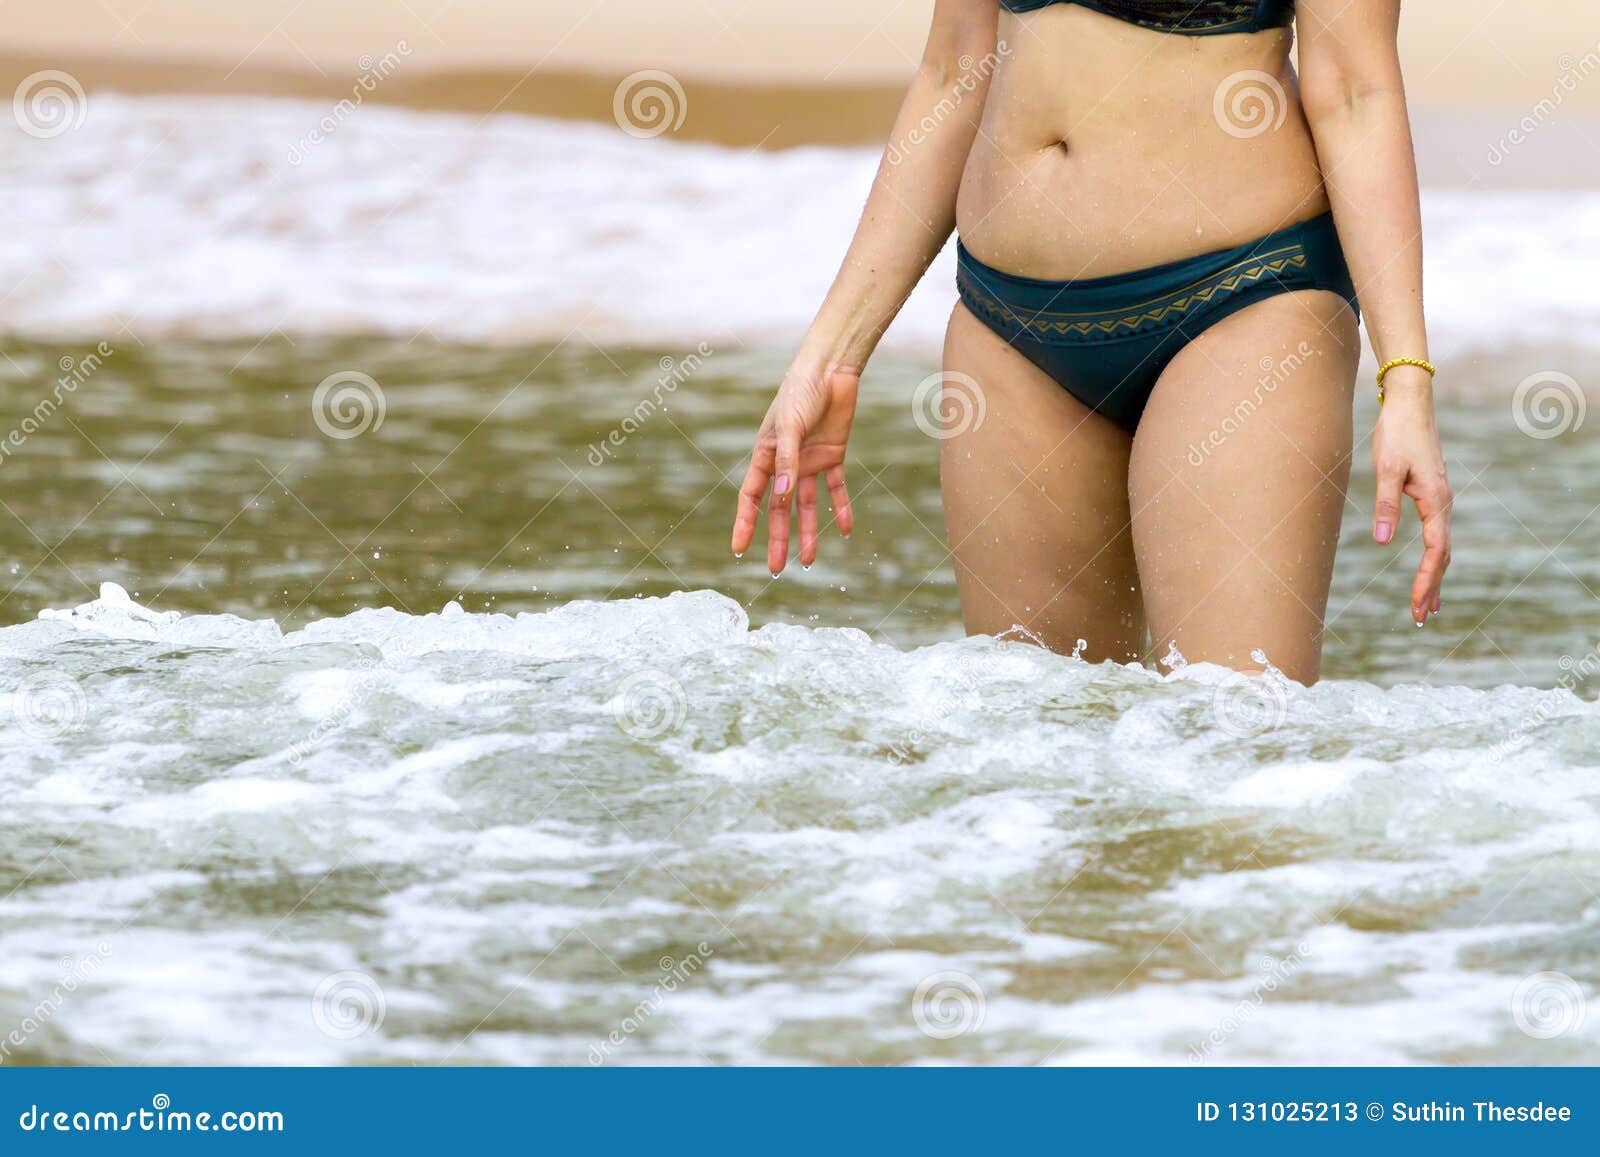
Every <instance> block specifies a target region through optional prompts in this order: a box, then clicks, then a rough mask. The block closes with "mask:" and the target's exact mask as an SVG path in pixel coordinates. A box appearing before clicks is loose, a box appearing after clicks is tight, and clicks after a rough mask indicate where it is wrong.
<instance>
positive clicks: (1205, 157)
mask: <svg viewBox="0 0 1600 1157" xmlns="http://www.w3.org/2000/svg"><path fill="white" fill-rule="evenodd" d="M1000 39H1001V43H1002V45H1003V47H1002V49H1001V57H1002V61H1003V63H1002V64H1001V65H1000V67H999V69H998V70H997V71H996V73H995V76H994V80H993V82H992V83H991V86H990V89H989V96H988V101H987V104H986V105H985V108H984V114H983V124H982V128H981V129H980V131H979V133H978V138H977V140H976V142H975V143H974V145H973V148H972V152H971V154H970V156H969V157H968V159H967V165H966V170H965V172H964V173H963V175H962V180H961V194H960V198H959V200H958V202H957V205H956V221H957V225H958V227H959V229H960V232H961V237H962V240H963V242H964V243H965V244H966V246H967V248H968V249H969V250H970V251H971V252H972V254H973V255H974V256H975V257H977V258H978V260H980V261H982V262H984V263H985V264H988V265H992V266H994V267H995V268H997V269H1002V270H1004V271H1006V272H1008V273H1016V274H1019V275H1022V276H1026V277H1039V278H1045V279H1048V280H1052V281H1071V280H1076V279H1080V278H1088V277H1103V276H1107V275H1111V274H1116V273H1125V272H1128V271H1130V270H1136V269H1145V268H1148V267H1150V266H1152V265H1160V264H1163V263H1165V262H1168V261H1176V260H1180V259H1182V258H1185V257H1192V256H1195V255H1196V254H1200V253H1208V252H1212V251H1214V250H1218V249H1227V248H1231V247H1233V246H1236V245H1244V244H1247V243H1248V242H1250V241H1253V240H1255V239H1257V238H1259V237H1262V236H1264V235H1265V234H1268V233H1271V232H1273V231H1274V230H1277V229H1281V228H1284V227H1286V226H1288V225H1291V224H1294V223H1295V222H1297V221H1303V220H1306V219H1308V218H1310V217H1315V216H1316V215H1318V214H1319V213H1322V212H1324V211H1326V209H1327V207H1328V200H1327V194H1326V192H1325V191H1324V189H1323V184H1322V175H1321V172H1320V170H1319V168H1318V165H1317V158H1316V151H1315V149H1314V148H1313V146H1312V141H1311V133H1310V130H1309V129H1308V128H1307V126H1306V121H1305V117H1304V115H1303V113H1302V112H1301V109H1300V101H1299V95H1298V86H1297V83H1296V80H1295V76H1294V70H1293V68H1292V67H1291V65H1290V63H1289V49H1290V45H1291V43H1292V38H1291V34H1290V32H1289V31H1288V30H1287V29H1283V30H1273V31H1268V32H1261V33H1256V34H1254V35H1234V36H1199V37H1190V36H1178V35H1173V34H1170V33H1163V32H1154V31H1151V30H1149V29H1145V28H1140V27H1138V26H1136V25H1132V24H1128V23H1125V22H1123V21H1119V20H1115V19H1113V18H1111V17H1108V16H1104V15H1101V14H1100V13H1097V12H1093V11H1091V10H1089V9H1086V8H1080V7H1078V6H1076V5H1066V4H1058V5H1052V6H1050V7H1047V8H1044V9H1040V10H1038V11H1034V12H1030V13H1026V14H1020V15H1011V14H1006V13H1002V14H1001V25H1000Z"/></svg>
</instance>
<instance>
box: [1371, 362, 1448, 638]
mask: <svg viewBox="0 0 1600 1157" xmlns="http://www.w3.org/2000/svg"><path fill="white" fill-rule="evenodd" d="M1402 369H1403V370H1404V372H1405V376H1404V377H1402V376H1401V370H1402ZM1385 393H1386V395H1387V397H1386V400H1385V401H1384V405H1383V408H1382V409H1381V410H1380V411H1379V412H1378V424H1377V426H1376V427H1375V428H1374V429H1373V431H1372V468H1373V471H1374V473H1375V474H1376V475H1377V479H1378V501H1377V505H1376V507H1375V509H1374V511H1373V519H1372V537H1373V538H1375V539H1377V540H1378V542H1379V543H1382V544H1383V545H1388V544H1389V543H1391V542H1393V541H1394V537H1395V532H1396V531H1397V530H1398V529H1399V527H1400V496H1401V495H1402V494H1403V495H1405V496H1406V497H1407V498H1409V499H1411V500H1412V501H1413V502H1414V503H1416V505H1417V516H1418V517H1419V518H1421V519H1422V544H1423V551H1422V563H1421V565H1419V566H1418V567H1417V577H1416V578H1415V579H1414V580H1412V583H1411V619H1412V621H1413V622H1414V623H1416V624H1417V625H1418V626H1419V627H1420V626H1421V625H1422V624H1423V623H1425V622H1427V621H1428V616H1429V615H1433V614H1437V613H1438V611H1439V602H1440V600H1439V590H1440V587H1441V586H1442V584H1443V583H1444V572H1445V570H1446V569H1448V567H1449V566H1450V511H1451V507H1452V506H1453V505H1454V504H1455V494H1454V493H1453V492H1452V491H1451V489H1450V479H1449V477H1448V476H1447V475H1446V473H1445V465H1444V451H1443V450H1442V449H1441V448H1440V446H1439V428H1438V426H1437V424H1436V423H1435V421H1434V415H1433V389H1432V382H1431V379H1429V378H1428V376H1427V375H1426V373H1425V372H1423V371H1421V370H1416V369H1413V368H1412V367H1401V368H1397V369H1396V370H1394V371H1391V372H1390V374H1389V377H1388V379H1387V389H1386V390H1385Z"/></svg>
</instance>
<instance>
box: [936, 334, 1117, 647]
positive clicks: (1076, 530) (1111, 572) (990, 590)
mask: <svg viewBox="0 0 1600 1157" xmlns="http://www.w3.org/2000/svg"><path fill="white" fill-rule="evenodd" d="M944 368H945V391H946V405H945V412H946V413H947V415H948V420H947V422H946V426H945V429H944V433H943V437H942V441H941V447H940V477H941V481H942V485H943V491H944V509H945V526H946V528H947V529H948V531H949V535H950V550H951V553H952V554H953V555H954V557H955V565H956V583H957V586H958V587H959V589H960V592H961V612H962V618H963V620H964V621H965V623H966V628H967V631H968V633H969V634H1001V633H1003V632H1005V631H1008V630H1010V629H1011V628H1013V627H1018V626H1020V627H1023V628H1025V629H1026V630H1027V631H1029V632H1031V633H1032V634H1033V635H1034V636H1035V637H1036V638H1037V639H1038V640H1039V641H1042V642H1043V643H1044V645H1045V646H1047V647H1049V648H1051V649H1052V650H1057V651H1071V650H1073V649H1074V648H1075V647H1076V645H1077V642H1078V640H1079V639H1083V640H1086V641H1087V643H1088V647H1087V649H1086V650H1085V651H1084V657H1085V658H1088V659H1091V660H1100V659H1115V660H1118V661H1128V660H1135V659H1138V658H1140V657H1141V656H1142V655H1143V653H1144V650H1145V628H1144V615H1143V611H1142V609H1141V604H1140V599H1139V579H1138V571H1137V568H1136V567H1135V565H1134V558H1133V540H1132V535H1131V529H1130V519H1129V511H1128V453H1129V449H1130V447H1131V444H1132V439H1131V438H1130V437H1129V435H1128V434H1127V432H1126V431H1124V430H1123V429H1122V428H1121V427H1119V426H1117V425H1116V424H1115V423H1114V422H1111V421H1109V420H1107V419H1105V418H1102V417H1100V416H1099V415H1097V414H1095V413H1093V412H1091V411H1090V410H1088V409H1087V408H1086V407H1084V406H1083V405H1082V403H1080V402H1078V401H1077V399H1075V398H1073V397H1072V395H1071V394H1069V393H1067V391H1066V390H1064V389H1062V388H1061V387H1060V386H1058V385H1057V384H1056V383H1055V382H1054V381H1052V380H1051V379H1050V377H1049V376H1048V375H1047V374H1045V373H1044V372H1043V371H1042V370H1040V369H1039V368H1038V367H1036V366H1035V365H1034V364H1033V363H1032V362H1030V361H1028V360H1027V359H1026V358H1025V357H1023V356H1022V355H1021V354H1020V353H1018V352H1017V351H1016V350H1015V349H1013V348H1012V347H1011V346H1010V345H1008V344H1007V343H1006V342H1005V341H1004V339H1002V338H1001V337H1000V336H999V335H997V334H996V333H995V332H994V331H993V330H991V329H989V328H988V327H987V326H985V325H984V324H983V323H982V322H980V321H979V320H978V319H977V318H975V317H974V316H973V315H972V314H971V313H969V312H968V311H967V309H966V307H965V306H960V305H958V306H957V307H956V310H955V313H954V314H953V315H952V316H951V318H950V328H949V330H948V331H947V334H946V337H945V352H944ZM958 394H959V395H965V397H959V396H956V395H958ZM980 413H981V416H982V417H981V421H979V420H977V416H978V415H979V414H980Z"/></svg>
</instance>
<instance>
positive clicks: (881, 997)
mask: <svg viewBox="0 0 1600 1157" xmlns="http://www.w3.org/2000/svg"><path fill="white" fill-rule="evenodd" d="M0 654H3V655H4V656H5V660H6V661H5V664H4V665H3V667H0V705H7V706H10V707H11V708H12V710H11V711H6V710H4V709H3V708H0V796H3V797H4V798H5V799H6V800H7V801H8V806H7V807H6V809H5V810H4V812H3V813H0V849H3V850H4V854H3V856H0V871H3V873H4V874H3V875H0V883H3V884H4V885H5V886H4V888H3V889H0V894H3V896H0V1007H15V1008H29V1007H32V1006H33V1005H34V1004H35V1003H37V1002H38V1001H39V1000H40V999H41V998H42V997H43V996H45V995H46V994H48V993H49V992H51V991H52V989H53V988H54V987H55V986H57V985H58V984H59V983H60V980H59V978H60V975H61V972H62V969H63V968H64V967H68V966H71V965H72V962H71V961H70V960H69V961H64V960H63V954H64V953H65V954H66V955H68V956H72V955H74V954H78V955H81V954H82V953H84V952H87V951H89V949H88V948H83V947H81V946H79V945H80V942H83V943H88V944H90V945H95V944H99V943H100V942H102V941H103V942H104V953H103V956H104V962H103V964H101V965H100V966H99V967H98V968H97V969H96V970H95V971H94V973H93V975H92V976H88V977H86V978H85V979H84V980H83V982H82V984H75V985H74V987H73V990H72V991H71V992H70V994H68V995H67V996H65V997H64V998H63V999H62V1001H61V1003H60V1007H59V1009H56V1010H53V1012H52V1014H51V1016H50V1017H49V1018H48V1022H47V1023H43V1024H39V1025H35V1027H34V1028H33V1029H31V1030H29V1033H28V1036H27V1042H28V1043H27V1046H26V1047H27V1049H29V1050H32V1051H31V1052H26V1054H25V1055H26V1056H27V1057H28V1058H29V1059H33V1060H58V1061H59V1060H100V1061H103V1060H105V1059H107V1058H110V1059H112V1060H118V1061H135V1060H139V1061H165V1062H174V1063H178V1062H188V1063H193V1062H207V1061H232V1062H241V1061H243V1062H262V1063H285V1062H297V1063H319V1062H338V1061H388V1062H403V1061H407V1060H417V1061H426V1062H429V1063H436V1062H438V1061H440V1060H445V1059H448V1060H452V1061H479V1062H487V1063H499V1062H514V1063H530V1062H541V1061H542V1062H566V1063H579V1064H582V1063H593V1062H594V1056H593V1055H592V1053H591V1050H593V1049H595V1048H597V1047H598V1046H599V1045H600V1043H601V1042H609V1041H610V1040H611V1035H610V1034H612V1033H613V1032H618V1033H619V1034H621V1037H622V1043H620V1044H609V1045H608V1048H609V1050H610V1051H609V1052H608V1053H606V1054H605V1055H604V1056H603V1057H602V1059H603V1060H604V1062H605V1063H619V1064H627V1063H641V1062H648V1061H694V1062H704V1061H706V1060H708V1059H709V1060H720V1061H744V1062H768V1061H775V1060H796V1061H835V1062H848V1061H850V1060H851V1059H852V1058H856V1059H861V1060H868V1061H900V1062H908V1063H941V1062H948V1061H956V1060H965V1061H1010V1062H1030V1063H1031V1062H1040V1061H1043V1062H1047V1063H1062V1064H1082V1063H1096V1062H1099V1063H1105V1062H1111V1061H1122V1062H1153V1063H1192V1062H1193V1061H1196V1060H1204V1061H1206V1062H1216V1063H1238V1062H1247V1061H1276V1062H1282V1061H1293V1062H1298V1063H1311V1062H1318V1061H1330V1062H1357V1061H1359V1062H1363V1063H1371V1062H1376V1061H1383V1062H1394V1063H1408V1062H1419V1061H1455V1062H1458V1061H1488V1060H1495V1061H1503V1062H1526V1063H1542V1062H1543V1063H1563V1062H1577V1061H1589V1062H1593V1061H1595V1060H1597V1059H1600V1018H1595V1017H1593V1016H1589V1017H1588V1018H1587V1020H1585V1021H1583V1022H1581V1023H1580V1022H1578V1021H1576V1020H1574V1023H1573V1025H1572V1026H1571V1027H1570V1028H1569V1029H1568V1031H1565V1032H1563V1033H1561V1034H1560V1035H1558V1036H1556V1037H1553V1038H1550V1039H1543V1038H1537V1039H1536V1038H1535V1037H1533V1036H1530V1035H1529V1034H1527V1033H1525V1032H1523V1031H1521V1030H1520V1029H1519V1028H1518V1022H1517V1019H1516V1011H1515V1009H1516V1006H1515V1004H1514V1001H1515V1000H1516V999H1519V998H1518V997H1517V996H1516V994H1517V993H1518V991H1519V989H1518V985H1519V984H1521V983H1522V982H1523V981H1524V980H1525V979H1526V978H1528V977H1530V976H1534V975H1536V974H1541V973H1546V972H1563V973H1566V974H1567V975H1570V976H1571V977H1573V984H1574V986H1575V988H1576V991H1578V992H1579V993H1580V994H1582V996H1583V999H1585V1000H1592V998H1593V994H1594V987H1593V972H1592V951H1591V947H1590V946H1592V944H1593V943H1594V936H1595V934H1596V931H1597V929H1600V904H1597V903H1596V902H1595V899H1594V895H1593V892H1592V890H1591V885H1590V883H1589V881H1592V880H1593V879H1594V878H1595V876H1596V873H1597V871H1600V860H1597V853H1596V851H1595V849H1596V848H1600V800H1597V797H1596V795H1595V792H1594V790H1593V783H1592V775H1591V773H1590V767H1591V765H1592V752H1593V751H1594V750H1596V749H1597V748H1600V708H1597V707H1596V705H1595V704H1593V703H1589V702H1585V701H1582V700H1580V699H1578V698H1576V697H1575V696H1573V695H1571V694H1570V693H1568V692H1565V691H1560V692H1541V691H1533V690H1525V689H1519V688H1515V687H1502V688H1499V689H1497V690H1495V691H1493V692H1484V691H1473V690H1468V689H1464V688H1451V687H1445V688H1437V689H1433V688H1425V687H1417V686H1411V687H1399V688H1393V689H1382V688H1379V687H1375V686H1370V685H1366V684H1360V683H1337V682H1332V683H1325V684H1322V685H1319V686H1317V687H1315V688H1312V689H1305V688H1290V689H1287V690H1286V691H1285V692H1284V694H1285V702H1286V704H1287V711H1286V714H1285V717H1284V719H1283V720H1282V722H1281V723H1280V724H1278V725H1276V726H1272V727H1269V728H1266V729H1264V730H1262V731H1260V732H1259V733H1257V734H1253V735H1244V736H1241V735H1238V734H1229V733H1228V732H1227V731H1225V730H1224V729H1222V728H1220V727H1219V726H1217V723H1216V719H1215V714H1214V713H1215V711H1216V706H1215V698H1216V692H1217V687H1218V684H1217V682H1216V680H1215V679H1213V678H1211V677H1210V673H1208V672H1207V671H1206V670H1205V669H1203V668H1201V667H1199V666H1197V665H1190V666H1189V667H1187V668H1186V669H1184V670H1183V671H1181V672H1179V673H1177V674H1175V675H1169V676H1162V675H1159V674H1157V673H1155V672H1152V671H1148V670H1143V669H1140V668H1134V667H1121V666H1116V665H1109V664H1108V665H1102V666H1092V665H1090V664H1087V663H1084V662H1082V661H1079V660H1075V659H1071V658H1066V657H1062V656H1057V655H1051V654H1048V653H1046V652H1043V651H1041V650H1038V649H1035V648H1032V647H1028V646H1025V645H1021V644H1016V643H998V642H994V641H986V640H966V641H962V642H955V643H941V644H938V645H935V646H930V647H926V648H922V649H919V650H914V651H902V650H899V649H896V648H894V647H892V646H888V645H886V644H884V643H880V642H876V641H874V640H872V639H871V638H869V637H868V636H866V635H865V634H863V633H861V632H859V631H840V630H808V629H805V628H801V627H792V626H791V627H767V628H763V629H761V630H757V631H751V630H750V629H749V626H748V622H747V620H746V618H745V616H744V612H743V611H742V610H741V608H739V607H738V606H737V605H736V604H734V603H732V602H731V601H730V600H728V599H726V598H724V597H722V596H721V595H718V594H716V593H714V592H709V591H700V592H695V593H693V594H686V595H679V596H674V597H671V598H665V599H638V600H630V601H627V602H617V603H586V604H572V605H569V606H566V607H563V608H561V609H560V610H557V611H554V612H551V613H547V614H537V615H534V614H528V615H517V616H508V615H489V614H471V613H468V612H466V611H464V610H461V609H460V608H458V607H454V608H447V609H446V610H445V611H444V612H443V613H441V614H434V615H418V616H409V615H404V614H401V613H399V612H396V611H360V612H357V613H355V614H352V615H348V616H345V617H343V618H337V619H330V620H325V621H323V622H320V623H317V624H314V625H313V626H311V627H308V628H306V629H304V630H300V631H293V632H282V631H280V630H279V629H278V628H277V626H276V625H274V624H271V623H265V622H262V623H250V622H246V621H244V620H241V619H237V618H233V617H231V616H184V615H179V614H172V613H165V614H155V613H152V612H151V611H150V610H148V609H147V608H144V607H142V606H140V605H139V604H138V603H137V602H135V601H134V600H133V599H131V598H129V597H128V596H127V594H126V593H125V592H122V591H120V590H119V589H117V588H115V587H109V586H108V587H107V588H106V590H105V592H104V594H103V595H102V597H101V598H100V599H97V600H95V601H94V602H92V603H89V604H85V605H84V606H81V607H77V608H73V609H71V610H63V611H59V612H47V613H46V614H45V615H44V616H43V618H42V619H41V620H40V621H38V622H35V623H30V624H26V625H23V626H17V627H9V628H4V629H0ZM641 674H648V675H649V676H650V679H649V681H648V682H647V685H646V686H645V692H646V693H647V697H648V696H655V697H656V698H654V699H651V700H650V702H647V703H645V704H644V705H642V706H641V705H640V704H639V703H635V702H633V701H632V700H630V697H629V693H628V692H626V691H622V690H619V688H622V687H624V686H627V685H630V681H631V680H636V678H637V677H638V676H640V675H641ZM45 676H48V679H45V678H44V677H45ZM64 681H65V682H64ZM66 686H71V687H76V688H77V689H78V693H79V694H80V695H81V699H75V698H74V697H72V696H65V697H64V698H63V697H62V696H61V692H62V688H63V687H66ZM39 688H44V689H45V690H46V691H47V692H48V693H50V694H52V695H55V696H57V699H58V701H60V702H65V703H67V704H68V705H69V706H71V705H73V704H77V705H78V706H79V708H80V709H79V710H77V711H75V712H67V713H66V714H64V715H63V714H60V713H58V714H57V715H56V716H54V717H52V716H50V715H49V714H48V713H45V714H44V715H42V716H41V715H40V714H39V713H37V712H30V711H29V710H28V707H29V703H30V699H29V697H30V695H33V694H35V693H37V692H38V689H39ZM1530 719H1532V720H1537V721H1539V722H1538V726H1537V727H1536V728H1534V729H1532V730H1531V731H1527V732H1526V739H1525V743H1524V747H1523V748H1522V749H1521V750H1520V751H1519V752H1518V754H1517V756H1516V757H1515V759H1514V760H1511V761H1506V762H1496V761H1495V760H1494V759H1493V757H1492V756H1491V755H1490V754H1489V752H1490V750H1491V749H1492V748H1493V747H1494V745H1495V743H1497V742H1498V741H1499V739H1501V738H1503V737H1504V736H1505V735H1506V734H1509V733H1512V732H1515V731H1518V729H1519V728H1524V725H1525V724H1526V723H1527V721H1529V720H1530ZM1421 735H1425V736H1426V737H1427V740H1426V742H1425V743H1424V742H1421V741H1419V740H1417V739H1416V738H1415V737H1416V736H1421ZM5 893H8V894H5ZM75 946H77V947H75ZM95 951H96V953H97V954H99V953H100V950H99V949H98V948H96V949H95ZM685 962H692V966H686V965H685ZM674 970H676V971H674ZM330 977H336V978H339V983H342V984H348V985H353V986H354V988H355V991H356V993H357V995H363V994H364V995H365V996H367V997H368V998H370V999H372V1000H376V998H377V996H378V995H381V997H382V1007H383V1008H384V1010H385V1015H384V1018H383V1020H382V1023H381V1024H376V1025H373V1026H370V1027H369V1028H368V1030H366V1031H361V1032H359V1033H357V1034H355V1035H352V1036H343V1035H339V1034H338V1033H335V1034H332V1035H330V1034H329V1033H328V1032H327V1031H324V1027H322V1025H323V1024H324V1023H325V1022H326V1016H325V1015H323V1014H324V1013H325V1012H326V1010H322V1011H321V1012H319V1011H318V1006H317V1005H316V1004H315V1001H316V1000H317V999H318V998H317V997H316V995H315V994H316V993H317V992H318V991H319V990H321V989H322V988H323V986H324V985H325V984H326V983H327V982H328V979H329V978H330ZM664 977H672V978H673V982H672V985H671V988H670V991H667V990H665V989H664V988H663V985H664V984H665V981H664V979H663V978H664ZM929 985H932V986H933V987H934V988H939V986H941V985H942V986H943V987H942V988H939V992H940V994H942V995H935V996H929V995H927V994H926V991H925V992H924V996H923V997H919V996H918V995H917V994H918V992H919V990H926V989H927V988H928V986H929ZM663 992H665V995H662V993H663ZM657 997H659V1007H656V1005H654V1004H650V1003H649V1002H650V1001H653V1000H656V999H657ZM919 999H920V1000H924V1002H925V1006H924V1005H919V1004H918V1001H919ZM641 1007H644V1008H645V1009H646V1012H647V1013H648V1015H646V1014H642V1013H641V1012H640V1009H641ZM319 1015H321V1016H322V1021H321V1022H319V1019H318V1017H319ZM935 1016H944V1017H955V1018H957V1024H958V1027H959V1025H960V1023H961V1022H960V1018H962V1017H965V1018H967V1019H968V1020H970V1021H971V1024H970V1025H969V1026H968V1027H967V1029H966V1030H965V1031H962V1032H959V1033H957V1034H956V1035H954V1036H941V1035H939V1030H940V1028H941V1026H942V1023H943V1022H940V1023H935V1024H934V1025H933V1027H934V1029H935V1031H934V1032H929V1031H928V1026H929V1024H930V1018H932V1017H935ZM241 1024H244V1025H248V1026H250V1031H248V1032H245V1033H243V1034H241V1033H240V1032H239V1029H238V1026H239V1025H241ZM629 1025H631V1026H632V1027H626V1026H629ZM619 1026H624V1027H622V1028H619ZM0 1027H9V1026H0Z"/></svg>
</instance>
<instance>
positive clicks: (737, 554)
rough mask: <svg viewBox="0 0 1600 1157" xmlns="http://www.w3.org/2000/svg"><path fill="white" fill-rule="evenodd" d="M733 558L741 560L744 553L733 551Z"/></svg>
mask: <svg viewBox="0 0 1600 1157" xmlns="http://www.w3.org/2000/svg"><path fill="white" fill-rule="evenodd" d="M733 557H734V558H743V557H744V551H742V550H736V551H734V552H733Z"/></svg>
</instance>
